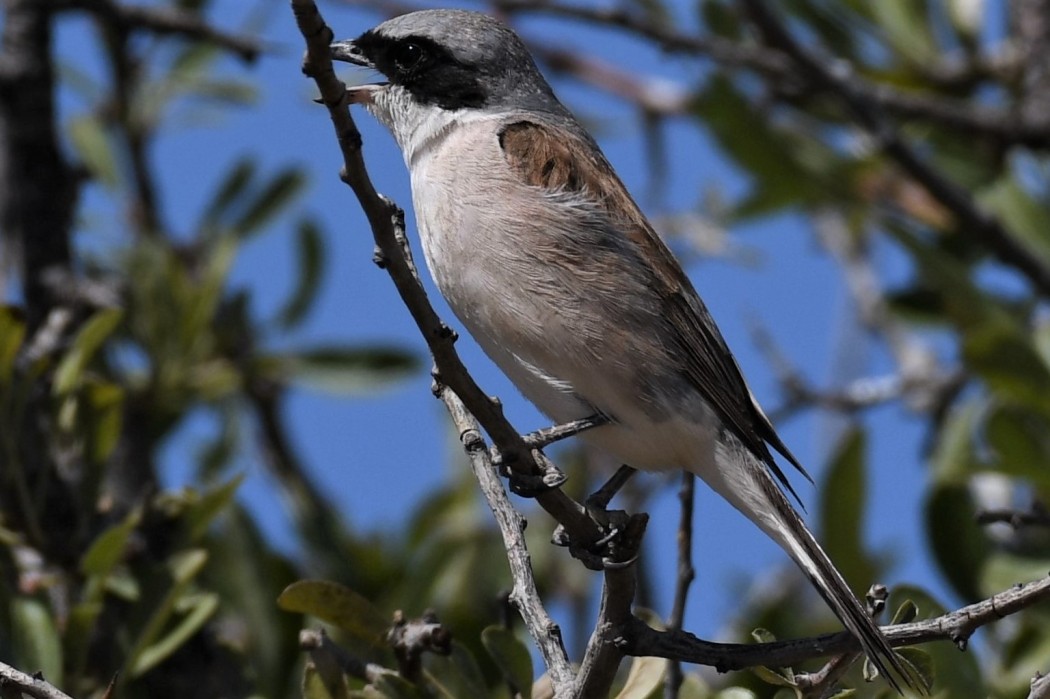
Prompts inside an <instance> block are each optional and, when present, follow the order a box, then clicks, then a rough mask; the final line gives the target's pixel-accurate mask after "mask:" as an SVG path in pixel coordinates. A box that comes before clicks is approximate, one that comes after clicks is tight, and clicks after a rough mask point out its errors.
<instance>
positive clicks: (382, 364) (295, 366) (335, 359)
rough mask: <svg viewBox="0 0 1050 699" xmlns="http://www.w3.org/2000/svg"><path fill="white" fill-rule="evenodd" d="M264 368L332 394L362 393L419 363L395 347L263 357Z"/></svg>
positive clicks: (315, 350) (329, 349) (333, 349)
mask: <svg viewBox="0 0 1050 699" xmlns="http://www.w3.org/2000/svg"><path fill="white" fill-rule="evenodd" d="M260 366H261V368H262V369H263V370H264V373H267V375H269V376H271V378H274V379H277V380H286V381H294V382H296V383H299V384H302V385H304V386H308V387H310V388H315V389H320V390H324V391H327V392H332V393H361V392H365V391H371V390H375V389H376V388H378V387H380V386H382V385H384V384H387V383H389V382H391V381H394V380H397V379H401V378H403V377H405V376H406V375H407V374H408V373H409V372H411V371H414V370H415V369H416V367H417V366H418V362H417V360H416V358H415V357H414V356H413V355H411V354H409V353H407V352H405V351H403V350H400V349H397V348H394V347H339V346H329V347H315V348H313V349H307V350H302V351H299V352H296V353H288V354H283V355H272V356H270V357H263V358H261V360H260ZM266 369H270V371H271V372H272V373H270V372H267V371H266Z"/></svg>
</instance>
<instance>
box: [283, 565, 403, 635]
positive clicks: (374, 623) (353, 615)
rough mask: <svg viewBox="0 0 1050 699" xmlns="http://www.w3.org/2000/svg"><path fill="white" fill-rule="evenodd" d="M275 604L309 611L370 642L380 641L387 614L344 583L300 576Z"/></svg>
mask: <svg viewBox="0 0 1050 699" xmlns="http://www.w3.org/2000/svg"><path fill="white" fill-rule="evenodd" d="M277 606H279V607H280V608H281V609H283V610H285V611H288V612H298V613H300V614H309V615H311V616H315V617H317V618H318V619H321V620H323V621H326V622H328V623H329V624H332V625H333V626H337V627H339V628H340V629H342V630H344V631H346V632H347V633H349V634H350V635H351V636H353V637H355V638H357V639H360V640H363V641H365V642H366V643H369V644H372V645H381V644H382V643H383V639H384V638H385V636H386V632H387V629H389V628H390V618H388V617H387V616H385V615H383V614H382V613H381V612H380V611H379V610H378V609H376V608H375V607H374V606H373V605H372V603H371V602H369V601H368V600H367V599H365V598H364V597H362V596H361V595H359V594H358V593H356V592H354V591H353V590H351V589H350V588H348V587H344V586H342V585H339V584H337V583H333V582H326V581H324V580H300V581H299V582H294V583H292V584H291V585H289V586H288V587H286V588H285V589H284V592H282V593H281V595H280V597H278V598H277Z"/></svg>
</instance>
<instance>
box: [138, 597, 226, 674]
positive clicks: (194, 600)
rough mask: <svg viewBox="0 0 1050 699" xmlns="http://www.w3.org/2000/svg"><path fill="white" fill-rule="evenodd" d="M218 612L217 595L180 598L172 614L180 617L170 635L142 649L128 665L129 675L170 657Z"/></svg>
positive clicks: (151, 667) (145, 669) (144, 671)
mask: <svg viewBox="0 0 1050 699" xmlns="http://www.w3.org/2000/svg"><path fill="white" fill-rule="evenodd" d="M218 609H219V596H218V595H216V594H213V593H210V592H209V593H201V594H197V595H192V596H187V597H183V598H182V599H180V600H179V601H178V603H177V604H176V609H175V611H177V612H179V613H181V614H182V618H181V619H180V620H179V622H178V624H176V625H175V628H173V629H172V630H171V631H170V632H168V633H167V634H165V635H164V636H162V637H161V638H160V639H159V640H158V641H156V642H155V643H152V644H150V645H148V646H146V647H144V648H143V649H142V651H141V652H140V653H139V654H138V657H137V659H136V661H135V664H134V665H132V666H131V675H132V676H133V677H139V676H141V675H144V674H145V673H147V672H149V671H150V670H152V669H153V668H154V667H156V666H157V665H159V664H160V663H162V662H164V661H165V660H167V659H168V658H169V657H171V656H172V654H174V653H175V651H177V650H178V649H179V648H181V647H182V646H183V645H184V644H185V643H186V642H187V641H189V640H190V638H192V637H193V635H194V634H196V633H197V632H198V631H200V630H201V628H203V627H204V625H205V624H206V623H208V620H209V619H211V618H212V616H213V615H214V614H215V612H216V611H218Z"/></svg>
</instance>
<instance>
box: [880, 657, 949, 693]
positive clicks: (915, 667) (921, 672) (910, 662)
mask: <svg viewBox="0 0 1050 699" xmlns="http://www.w3.org/2000/svg"><path fill="white" fill-rule="evenodd" d="M894 653H895V654H896V655H897V657H898V658H900V659H901V660H902V661H904V666H905V667H906V668H908V673H907V674H908V676H909V677H910V678H911V679H913V680H916V681H917V683H918V684H919V686H921V687H923V688H924V689H925V690H926V691H923V692H921V694H922V695H923V696H928V695H929V694H930V692H929V690H930V688H932V687H933V681H934V669H933V658H932V657H931V656H930V654H929V653H927V652H926V651H925V650H923V649H922V648H898V649H897V650H895V651H894ZM952 696H958V695H952Z"/></svg>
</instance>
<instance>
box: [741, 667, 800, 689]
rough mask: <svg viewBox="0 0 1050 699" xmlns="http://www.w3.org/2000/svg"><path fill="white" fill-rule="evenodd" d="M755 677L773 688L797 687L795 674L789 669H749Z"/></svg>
mask: <svg viewBox="0 0 1050 699" xmlns="http://www.w3.org/2000/svg"><path fill="white" fill-rule="evenodd" d="M749 669H750V670H751V672H752V673H754V675H755V676H756V677H758V678H759V679H760V680H762V681H763V682H766V683H767V684H771V685H773V686H774V687H797V686H798V683H797V682H795V673H794V672H792V670H791V668H772V667H765V666H764V665H756V666H755V667H752V668H749Z"/></svg>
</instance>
